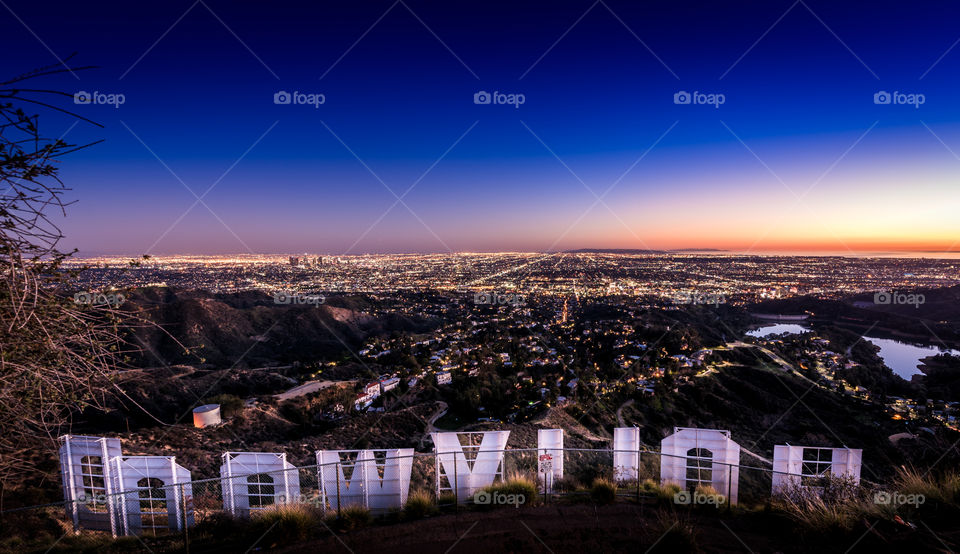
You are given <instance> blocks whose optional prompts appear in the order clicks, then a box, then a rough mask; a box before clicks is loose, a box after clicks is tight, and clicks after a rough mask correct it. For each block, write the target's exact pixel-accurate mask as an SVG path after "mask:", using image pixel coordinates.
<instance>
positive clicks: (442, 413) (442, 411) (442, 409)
mask: <svg viewBox="0 0 960 554" xmlns="http://www.w3.org/2000/svg"><path fill="white" fill-rule="evenodd" d="M437 404H440V407H439V408H437V411H436V412H434V413H433V415H432V416H430V419H428V420H427V428H426V430H425V431H424V432H423V434H424V435H429V434H430V433H437V432H439V429H437V428H436V427H434V426H433V424H434V423H436V422H437V420H438V419H440V418H441V417H443V416H445V415H446V414H447V403H446V402H444V401H443V400H437Z"/></svg>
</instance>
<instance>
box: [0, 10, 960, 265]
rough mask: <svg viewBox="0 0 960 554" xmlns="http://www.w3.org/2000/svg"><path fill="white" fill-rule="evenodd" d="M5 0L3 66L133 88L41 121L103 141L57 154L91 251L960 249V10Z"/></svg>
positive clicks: (71, 235) (83, 246)
mask: <svg viewBox="0 0 960 554" xmlns="http://www.w3.org/2000/svg"><path fill="white" fill-rule="evenodd" d="M4 2H5V4H6V6H8V9H4V8H3V7H0V47H2V48H3V49H4V51H5V52H8V53H9V52H14V53H16V55H13V56H11V55H8V56H7V60H8V61H7V63H6V64H4V67H5V69H6V73H7V75H9V76H13V75H16V74H19V73H22V72H25V71H28V70H30V69H32V68H35V67H38V66H43V65H48V64H51V63H57V57H59V58H65V57H66V56H67V55H69V54H70V53H72V52H77V56H76V57H75V58H74V60H73V61H74V63H75V64H77V65H88V64H89V65H97V66H99V68H98V69H95V70H89V71H84V72H80V73H77V75H76V77H74V76H72V75H69V74H67V75H61V76H58V77H55V78H50V79H45V81H44V82H40V81H37V82H35V83H33V84H35V85H40V84H42V85H43V87H44V88H59V89H61V90H65V91H70V92H75V91H81V90H82V91H88V92H93V91H99V92H101V93H120V94H123V95H124V96H125V99H126V101H125V103H124V104H123V105H121V106H120V107H119V108H114V107H112V106H98V105H77V106H74V105H73V104H72V103H70V102H69V101H67V102H66V103H65V105H64V107H67V108H71V109H74V110H75V111H76V112H77V113H80V114H82V115H84V116H87V117H91V118H92V119H95V120H96V121H98V122H100V123H101V124H103V125H104V128H103V129H100V128H96V127H94V126H91V125H88V124H86V123H80V124H78V125H75V126H73V127H71V125H73V123H74V122H73V121H71V120H69V119H66V118H63V117H60V116H58V115H56V114H54V113H49V112H43V115H42V119H41V124H42V127H43V128H44V129H46V132H47V134H48V135H51V136H53V137H56V136H59V135H61V134H63V133H64V132H66V131H68V130H69V132H68V133H67V135H66V137H65V138H66V139H67V140H69V141H72V142H77V143H80V142H85V141H90V140H97V139H101V138H102V139H105V142H104V143H103V144H100V145H97V146H96V147H94V148H91V149H87V150H85V151H81V152H77V153H75V154H71V155H70V156H68V157H66V158H64V159H63V160H62V162H63V168H62V177H63V178H64V180H65V181H66V183H67V184H68V185H70V186H71V187H72V188H73V191H72V192H71V195H70V198H71V199H74V200H76V201H77V202H76V203H75V204H74V205H72V206H70V207H69V209H68V214H67V217H66V218H64V219H62V220H59V222H60V223H61V225H62V228H63V230H64V232H65V234H66V235H67V238H66V239H65V241H64V243H63V245H64V246H66V247H71V248H72V247H76V248H79V249H80V250H81V253H87V254H93V253H124V254H142V253H151V254H170V253H211V254H215V253H249V252H255V253H280V252H303V251H307V252H318V253H331V254H342V253H348V252H349V253H364V252H445V251H447V250H448V249H450V250H454V251H496V250H530V251H534V250H536V251H542V250H556V249H569V248H583V247H609V248H722V249H731V250H752V251H758V252H759V251H771V250H776V251H782V250H824V251H845V250H847V249H852V250H858V251H860V250H866V251H873V250H948V249H955V248H956V247H957V246H958V245H956V244H955V241H956V240H957V239H960V217H958V214H960V182H958V181H960V180H958V178H957V176H958V175H960V159H958V157H957V156H956V155H955V153H958V154H960V109H958V104H957V97H958V95H957V89H956V83H957V79H956V77H955V76H956V75H957V74H958V73H960V47H958V48H952V46H954V45H955V44H956V42H957V40H958V39H960V30H958V28H957V26H956V23H955V22H956V21H957V20H958V16H960V5H956V4H951V3H947V2H921V3H919V4H916V3H915V4H907V3H904V2H886V1H878V2H870V3H856V4H853V3H851V4H850V5H847V4H846V3H844V4H843V5H838V4H839V3H836V2H825V1H806V2H805V3H799V2H798V3H793V2H791V1H763V2H709V3H697V2H684V3H680V4H677V3H675V2H667V1H663V2H653V3H650V2H643V3H639V2H624V1H614V0H611V1H607V0H605V2H604V3H599V2H597V3H594V2H591V1H589V0H587V1H583V2H551V3H547V4H544V7H536V6H533V5H530V6H518V5H516V3H513V2H424V1H419V0H404V3H399V2H397V3H394V2H392V1H385V2H379V1H377V2H355V3H351V2H310V3H306V2H304V3H299V2H285V1H271V2H255V1H249V0H246V1H231V2H226V1H219V0H204V3H199V2H197V3H193V2H191V1H185V2H179V1H170V2H162V3H161V2H157V3H131V2H123V3H121V2H85V3H78V2H75V3H63V4H52V3H44V2H36V1H25V0H4ZM354 4H356V5H354ZM371 26H372V28H371ZM658 58H659V59H658ZM279 90H286V91H291V92H292V91H295V90H296V91H300V92H304V93H322V94H324V95H325V97H326V103H325V104H323V105H321V106H319V108H314V107H312V106H304V105H275V104H274V103H273V95H274V93H276V92H277V91H279ZM480 90H485V91H495V90H496V91H500V92H505V93H521V94H523V95H525V97H526V102H525V104H524V105H522V106H520V107H519V108H514V107H513V106H506V105H476V104H474V102H473V97H474V93H476V92H478V91H480ZM681 90H685V91H690V92H692V91H700V92H706V93H722V94H724V95H725V98H726V101H725V103H724V104H723V105H722V106H720V107H719V108H714V107H712V106H706V105H676V104H674V102H673V97H674V94H675V93H676V92H678V91H681ZM881 90H885V91H890V92H893V91H900V92H905V93H921V94H923V95H925V103H924V104H923V105H922V106H920V107H919V108H914V107H913V106H909V105H876V104H874V102H873V98H874V94H875V93H876V92H878V91H881ZM941 141H942V142H941ZM648 150H649V152H647V151H648ZM645 152H647V153H646V155H644V153H645ZM445 153H446V154H445ZM444 154H445V155H444ZM641 156H643V159H641V160H639V161H638V159H639V158H641ZM158 158H159V159H158ZM441 158H442V159H441ZM168 168H169V169H168ZM428 170H429V172H428ZM171 172H172V173H171ZM425 172H426V174H425ZM174 174H175V175H176V176H174ZM374 174H375V175H374ZM424 174H425V175H424ZM178 178H179V179H182V180H183V183H185V184H186V186H184V184H182V183H181V182H180V181H179V180H178ZM380 180H382V181H383V183H381V182H380ZM581 181H582V182H581ZM384 184H385V185H386V187H385V185H384ZM213 185H215V186H213ZM211 186H213V188H212V189H210V187H211ZM411 186H413V188H412V189H411V190H410V192H409V193H408V194H407V195H406V196H405V197H404V199H403V202H404V203H405V204H406V205H404V204H400V203H398V204H396V205H395V206H394V207H393V208H392V209H390V208H391V206H392V205H394V204H395V202H396V197H395V196H394V195H393V193H391V192H390V190H388V188H389V189H391V190H392V191H393V192H394V193H396V194H397V195H403V194H404V192H405V191H406V190H407V189H408V188H410V187H411ZM611 186H612V188H610V187H611ZM187 187H189V189H191V190H192V191H193V192H194V193H196V194H197V195H200V196H202V195H204V193H205V192H206V191H207V190H208V189H210V191H209V192H208V193H207V194H206V196H204V200H203V202H204V204H197V205H195V206H194V207H193V208H192V209H190V207H191V205H193V204H194V202H195V200H196V198H195V196H194V195H193V193H191V192H190V190H188V188H187ZM608 188H610V190H609V192H607V193H606V195H605V196H604V197H603V200H602V202H597V198H596V196H595V195H597V196H600V195H603V194H604V193H605V191H607V189H608ZM591 191H592V192H591ZM188 209H189V211H188ZM388 210H389V211H388ZM384 214H386V215H384Z"/></svg>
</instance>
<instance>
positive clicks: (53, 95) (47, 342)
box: [0, 67, 129, 485]
mask: <svg viewBox="0 0 960 554" xmlns="http://www.w3.org/2000/svg"><path fill="white" fill-rule="evenodd" d="M82 69H88V68H73V69H72V70H70V69H63V68H60V69H58V68H55V67H46V68H41V69H38V70H36V71H33V72H30V73H27V74H24V75H20V76H18V77H15V78H13V79H10V80H8V81H4V82H0V272H2V274H3V276H2V278H0V451H2V452H3V453H4V454H3V456H2V457H0V482H2V483H5V484H8V485H9V484H10V483H11V482H12V480H11V478H12V477H18V476H19V477H22V476H24V475H26V474H27V473H29V472H30V471H35V466H34V465H33V464H32V462H31V459H30V458H31V453H32V452H33V451H35V450H37V449H38V448H44V447H47V448H49V447H50V446H52V445H53V444H54V443H53V441H54V440H55V437H56V436H57V435H58V434H59V433H60V432H61V431H62V430H63V429H64V428H65V427H66V426H67V425H68V424H69V422H70V417H71V414H74V413H76V412H77V411H78V410H82V409H86V408H89V407H103V406H105V402H106V400H107V397H108V396H110V395H112V394H114V393H116V392H117V391H119V390H120V389H119V387H118V386H117V384H116V378H117V375H116V373H115V372H114V370H115V368H117V367H118V366H119V365H120V364H122V362H123V358H124V356H125V355H126V354H127V353H128V352H129V349H128V348H127V347H126V345H125V342H124V341H123V340H122V338H121V332H120V329H119V312H118V311H117V309H116V307H115V306H110V305H83V304H80V303H78V302H75V301H73V299H71V298H69V297H65V295H64V294H62V292H58V289H59V290H62V287H63V285H64V283H65V282H66V281H67V280H68V279H69V273H67V272H64V271H63V270H62V268H61V264H62V262H63V261H64V259H66V258H67V257H68V256H69V255H70V254H72V252H71V253H64V252H61V251H60V250H58V248H57V244H58V243H59V241H60V239H61V238H62V236H63V235H62V234H61V232H60V229H59V228H58V227H57V225H56V224H55V223H54V222H53V220H52V217H53V216H54V214H55V213H56V212H60V213H65V210H66V206H67V205H68V203H67V202H65V200H64V197H63V195H64V193H65V192H66V191H68V190H69V189H68V188H67V187H66V186H65V185H64V184H63V183H62V182H61V181H60V179H59V178H58V167H57V165H56V163H57V159H58V157H60V156H63V155H66V154H69V153H71V152H74V151H76V150H79V149H81V148H86V147H87V146H91V144H94V143H91V144H85V145H82V146H77V145H71V144H67V143H65V142H64V141H62V140H60V139H50V138H48V137H46V136H44V134H43V133H41V131H40V130H39V127H38V122H39V116H38V115H30V114H28V113H27V112H26V111H24V109H23V107H22V106H29V107H31V108H37V109H40V108H42V109H49V110H55V111H59V112H61V113H65V114H68V115H70V116H72V117H76V118H78V119H80V120H83V121H88V122H90V121H89V120H87V119H86V118H83V117H81V116H79V115H76V114H72V113H71V112H69V111H67V110H64V109H62V108H59V107H57V106H56V105H55V104H54V103H53V102H56V101H57V99H58V98H59V97H63V96H65V97H72V95H70V94H67V93H64V92H58V91H52V90H44V89H37V88H26V87H24V86H23V85H24V82H25V81H28V80H31V79H39V78H42V77H45V76H49V75H53V74H57V73H64V72H67V71H79V70H82ZM31 111H32V110H31ZM90 123H93V122H90ZM94 125H96V124H95V123H94ZM98 142H99V141H98Z"/></svg>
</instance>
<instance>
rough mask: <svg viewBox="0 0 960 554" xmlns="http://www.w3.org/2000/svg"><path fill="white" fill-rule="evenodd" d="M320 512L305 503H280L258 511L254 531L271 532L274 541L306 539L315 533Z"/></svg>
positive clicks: (254, 521)
mask: <svg viewBox="0 0 960 554" xmlns="http://www.w3.org/2000/svg"><path fill="white" fill-rule="evenodd" d="M319 519H320V514H319V513H318V512H317V511H316V510H315V509H314V508H312V507H310V506H305V505H303V504H279V505H276V506H273V507H271V508H270V509H268V510H263V511H262V512H260V513H258V514H257V515H256V516H254V518H253V519H252V521H251V525H252V530H253V531H254V533H267V532H269V534H270V537H271V539H272V540H273V541H274V542H283V543H294V542H300V541H304V540H306V539H308V538H310V536H311V535H312V534H313V533H314V531H315V530H316V527H317V523H318V522H319Z"/></svg>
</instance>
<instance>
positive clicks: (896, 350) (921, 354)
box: [863, 337, 960, 381]
mask: <svg viewBox="0 0 960 554" xmlns="http://www.w3.org/2000/svg"><path fill="white" fill-rule="evenodd" d="M863 338H864V339H866V340H868V341H870V342H872V343H873V344H875V345H877V346H879V347H880V352H879V353H878V355H879V356H880V357H881V358H883V363H884V364H885V365H886V366H887V367H889V368H890V369H892V370H893V372H894V373H896V374H897V375H899V376H900V377H903V378H904V379H906V380H907V381H909V380H910V378H911V377H913V376H914V375H917V374H918V373H921V371H920V370H919V369H917V366H918V365H919V364H920V360H921V359H922V358H926V357H928V356H935V355H937V354H940V353H941V352H945V353H949V354H952V355H954V356H957V355H960V352H958V351H956V350H943V349H940V348H937V347H936V346H917V345H914V344H908V343H905V342H900V341H898V340H892V339H878V338H872V337H863Z"/></svg>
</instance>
